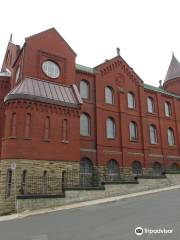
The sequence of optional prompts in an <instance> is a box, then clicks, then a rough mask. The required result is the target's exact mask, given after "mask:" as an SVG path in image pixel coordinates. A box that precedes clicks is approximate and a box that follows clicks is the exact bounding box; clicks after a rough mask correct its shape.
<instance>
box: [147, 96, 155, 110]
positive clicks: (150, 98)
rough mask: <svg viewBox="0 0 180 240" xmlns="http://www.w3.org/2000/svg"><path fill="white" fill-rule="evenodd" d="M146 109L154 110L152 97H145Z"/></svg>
mask: <svg viewBox="0 0 180 240" xmlns="http://www.w3.org/2000/svg"><path fill="white" fill-rule="evenodd" d="M147 109H148V112H149V113H153V112H154V100H153V98H152V97H148V98H147Z"/></svg>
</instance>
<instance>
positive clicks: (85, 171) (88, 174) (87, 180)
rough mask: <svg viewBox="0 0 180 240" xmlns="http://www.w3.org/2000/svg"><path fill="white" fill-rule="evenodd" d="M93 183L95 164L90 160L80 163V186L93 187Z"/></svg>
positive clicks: (83, 160)
mask: <svg viewBox="0 0 180 240" xmlns="http://www.w3.org/2000/svg"><path fill="white" fill-rule="evenodd" d="M92 182H93V163H92V161H91V160H90V159H88V158H83V159H82V160H81V161H80V184H81V186H82V187H88V186H92Z"/></svg>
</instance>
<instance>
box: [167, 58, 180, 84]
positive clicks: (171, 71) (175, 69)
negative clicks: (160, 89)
mask: <svg viewBox="0 0 180 240" xmlns="http://www.w3.org/2000/svg"><path fill="white" fill-rule="evenodd" d="M177 77H180V63H179V62H178V60H177V59H176V57H175V56H174V53H172V59H171V62H170V65H169V68H168V71H167V74H166V77H165V80H164V82H166V81H168V80H170V79H173V78H177Z"/></svg>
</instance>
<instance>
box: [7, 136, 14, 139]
mask: <svg viewBox="0 0 180 240" xmlns="http://www.w3.org/2000/svg"><path fill="white" fill-rule="evenodd" d="M8 139H16V136H10V137H8Z"/></svg>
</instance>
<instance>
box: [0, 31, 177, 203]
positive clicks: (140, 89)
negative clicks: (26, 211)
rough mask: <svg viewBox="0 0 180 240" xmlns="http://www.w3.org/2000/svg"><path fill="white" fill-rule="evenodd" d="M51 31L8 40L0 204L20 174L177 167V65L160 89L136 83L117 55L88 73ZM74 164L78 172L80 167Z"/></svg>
mask: <svg viewBox="0 0 180 240" xmlns="http://www.w3.org/2000/svg"><path fill="white" fill-rule="evenodd" d="M75 60H76V53H75V52H74V51H73V50H72V48H71V47H70V46H69V45H68V43H67V42H66V41H65V40H64V39H63V38H62V37H61V36H60V34H59V33H58V32H57V31H56V30H55V29H54V28H52V29H49V30H47V31H44V32H41V33H39V34H36V35H33V36H31V37H28V38H26V39H25V43H24V45H23V47H22V48H20V47H19V46H18V45H15V44H14V43H13V42H12V39H10V41H9V43H8V46H7V50H6V54H5V57H4V61H3V65H2V69H1V73H0V104H1V105H0V106H1V108H0V121H1V125H0V135H1V142H0V144H1V145H0V153H1V161H0V164H1V165H0V170H1V172H0V182H1V184H0V186H1V192H2V195H1V196H0V198H1V199H0V202H3V201H4V196H5V195H7V184H8V182H10V181H11V175H12V172H11V170H10V166H11V163H13V162H15V163H16V171H17V175H16V178H17V180H19V181H20V180H21V178H22V176H25V174H30V175H33V174H40V175H43V174H49V175H56V176H57V175H58V176H59V175H61V174H62V171H63V170H64V169H80V170H81V171H82V172H83V171H84V172H91V171H93V169H94V168H97V169H98V171H100V172H101V176H104V175H109V176H116V175H117V174H119V173H118V171H119V169H120V175H121V174H122V175H128V174H132V173H135V174H142V172H143V173H144V174H147V173H148V171H154V172H155V173H158V174H160V173H161V172H162V171H163V170H166V169H169V168H172V169H178V168H179V167H180V110H179V109H180V63H179V62H178V61H177V60H176V58H175V57H174V55H173V57H172V60H171V63H170V66H169V69H168V71H167V75H166V78H165V81H164V83H163V85H162V86H160V87H154V86H150V85H148V84H145V83H144V82H143V80H141V79H140V78H139V76H138V75H137V74H136V73H135V72H134V70H133V69H132V68H131V67H130V66H129V65H128V64H127V63H126V62H125V60H124V59H123V58H122V57H121V56H120V51H119V49H117V55H116V56H115V57H114V58H112V59H110V60H106V61H105V62H103V63H102V64H100V65H98V66H96V67H94V68H89V67H85V66H82V65H79V64H76V62H75ZM80 166H81V167H80Z"/></svg>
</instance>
